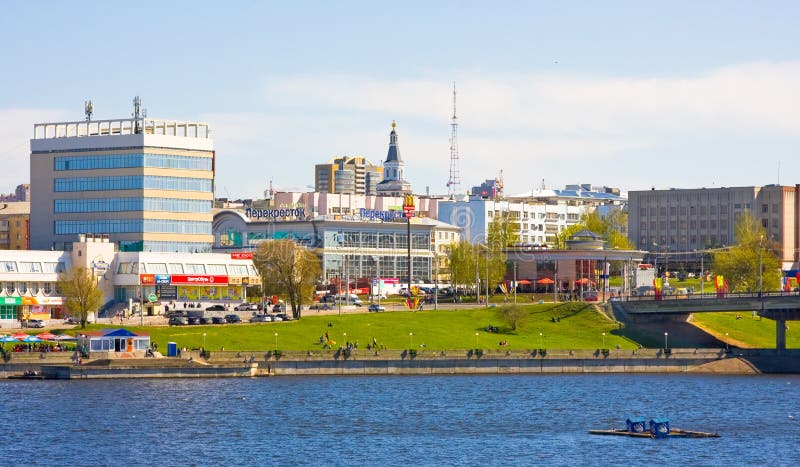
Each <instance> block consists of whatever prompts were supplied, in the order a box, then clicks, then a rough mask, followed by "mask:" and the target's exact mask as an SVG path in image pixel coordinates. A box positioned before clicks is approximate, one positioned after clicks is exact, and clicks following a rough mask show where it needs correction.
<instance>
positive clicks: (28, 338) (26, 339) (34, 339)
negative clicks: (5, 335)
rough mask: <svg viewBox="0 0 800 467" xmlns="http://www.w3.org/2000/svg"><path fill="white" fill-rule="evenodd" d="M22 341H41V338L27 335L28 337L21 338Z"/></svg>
mask: <svg viewBox="0 0 800 467" xmlns="http://www.w3.org/2000/svg"><path fill="white" fill-rule="evenodd" d="M22 342H42V340H41V339H39V338H38V337H36V336H28V337H26V338H24V339H22Z"/></svg>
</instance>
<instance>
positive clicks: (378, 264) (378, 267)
mask: <svg viewBox="0 0 800 467" xmlns="http://www.w3.org/2000/svg"><path fill="white" fill-rule="evenodd" d="M372 259H374V260H375V287H376V288H377V289H378V306H381V259H380V258H379V257H378V256H373V257H372Z"/></svg>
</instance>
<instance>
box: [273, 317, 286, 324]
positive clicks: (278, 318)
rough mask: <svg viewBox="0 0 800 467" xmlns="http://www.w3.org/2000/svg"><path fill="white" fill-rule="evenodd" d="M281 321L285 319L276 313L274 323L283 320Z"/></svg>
mask: <svg viewBox="0 0 800 467" xmlns="http://www.w3.org/2000/svg"><path fill="white" fill-rule="evenodd" d="M281 321H283V318H281V317H280V316H279V315H275V316H273V317H272V322H273V323H278V322H281Z"/></svg>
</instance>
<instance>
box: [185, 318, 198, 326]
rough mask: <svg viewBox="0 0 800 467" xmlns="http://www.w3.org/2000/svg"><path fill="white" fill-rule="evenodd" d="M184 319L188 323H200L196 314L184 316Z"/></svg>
mask: <svg viewBox="0 0 800 467" xmlns="http://www.w3.org/2000/svg"><path fill="white" fill-rule="evenodd" d="M186 320H187V321H188V322H189V324H200V318H199V317H197V316H190V317H188V318H186Z"/></svg>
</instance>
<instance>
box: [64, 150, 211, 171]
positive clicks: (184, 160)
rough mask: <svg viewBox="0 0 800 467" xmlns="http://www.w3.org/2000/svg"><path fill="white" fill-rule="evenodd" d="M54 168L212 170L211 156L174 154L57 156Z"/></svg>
mask: <svg viewBox="0 0 800 467" xmlns="http://www.w3.org/2000/svg"><path fill="white" fill-rule="evenodd" d="M53 164H54V167H53V168H54V169H55V170H57V171H61V170H92V169H125V168H131V167H156V168H160V169H185V170H211V158H210V157H193V156H176V155H173V154H152V153H148V154H144V153H132V154H100V155H93V156H65V157H56V158H55V160H54V161H53Z"/></svg>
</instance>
